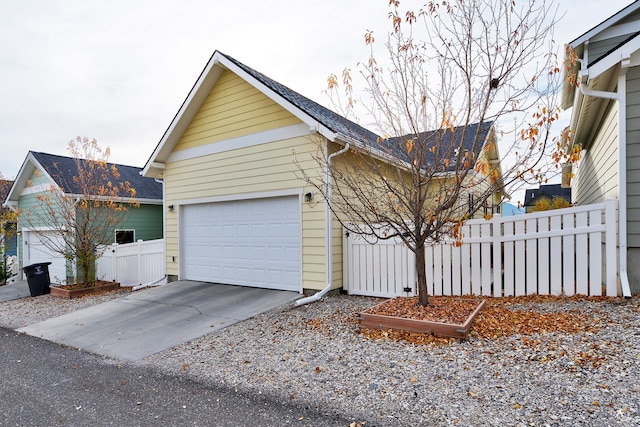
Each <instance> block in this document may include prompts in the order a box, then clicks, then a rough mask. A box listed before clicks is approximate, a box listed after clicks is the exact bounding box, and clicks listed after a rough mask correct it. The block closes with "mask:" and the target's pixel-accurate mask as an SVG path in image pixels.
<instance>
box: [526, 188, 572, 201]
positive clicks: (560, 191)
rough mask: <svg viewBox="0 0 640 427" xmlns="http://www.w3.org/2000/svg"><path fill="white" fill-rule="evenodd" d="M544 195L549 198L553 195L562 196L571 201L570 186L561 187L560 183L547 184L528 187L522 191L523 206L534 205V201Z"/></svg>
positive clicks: (551, 198)
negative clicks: (538, 186)
mask: <svg viewBox="0 0 640 427" xmlns="http://www.w3.org/2000/svg"><path fill="white" fill-rule="evenodd" d="M544 197H546V198H548V199H550V200H553V198H554V197H563V198H564V199H565V200H566V201H568V202H569V203H571V188H562V184H549V185H541V186H540V188H531V189H528V190H526V191H525V193H524V206H535V204H536V201H537V200H540V198H544Z"/></svg>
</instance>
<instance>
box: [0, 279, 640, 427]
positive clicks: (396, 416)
mask: <svg viewBox="0 0 640 427" xmlns="http://www.w3.org/2000/svg"><path fill="white" fill-rule="evenodd" d="M140 292H144V291H140ZM119 296H121V293H120V294H113V293H112V294H107V295H101V296H98V297H89V298H82V299H80V300H73V301H64V300H59V299H55V298H51V297H50V296H42V297H38V298H25V299H20V300H14V301H8V302H3V303H0V325H2V326H5V327H9V328H19V327H22V326H26V325H29V324H33V323H36V322H38V321H41V320H44V319H47V318H49V317H52V316H55V315H60V314H64V313H67V312H69V311H73V310H77V309H80V308H83V307H86V306H88V305H92V304H96V303H99V302H105V301H107V300H109V299H112V298H116V297H119ZM379 302H380V300H378V299H375V298H365V297H352V296H345V295H338V296H326V297H325V298H323V299H322V300H321V301H319V302H317V303H314V304H311V305H307V306H303V307H298V308H292V307H290V306H288V307H283V308H280V309H276V310H272V311H270V312H267V313H263V314H261V315H259V316H256V317H254V318H252V319H250V320H247V321H245V322H242V323H239V324H235V325H232V326H230V327H228V328H225V329H223V330H220V331H218V332H217V333H212V334H209V335H206V336H204V337H201V338H200V339H197V340H195V341H192V342H188V343H185V344H183V345H180V346H177V347H174V348H171V349H168V350H166V351H164V352H161V353H158V354H155V355H153V356H151V357H149V358H147V359H145V360H142V361H139V362H135V363H136V364H142V365H147V366H152V367H155V368H157V369H160V370H162V371H164V372H167V373H169V374H173V375H180V376H189V377H192V378H195V379H198V380H201V381H204V382H207V381H213V382H216V383H222V384H226V385H228V386H230V387H235V388H238V389H242V390H244V391H247V392H249V393H260V394H262V395H266V396H270V397H272V398H275V399H286V400H291V401H293V402H294V403H297V404H299V405H303V406H310V407H321V408H323V410H325V411H329V412H338V413H342V414H346V416H347V417H349V418H351V419H353V421H354V424H352V425H358V426H360V425H364V426H367V427H369V426H417V425H428V426H449V425H451V426H517V425H520V426H583V425H584V426H632V425H640V305H639V302H640V298H639V297H638V296H635V297H634V298H632V299H630V300H618V299H616V300H608V301H581V302H579V303H576V302H571V301H570V302H550V303H530V304H524V305H523V304H519V305H518V308H526V309H530V310H536V311H542V312H553V311H565V312H566V311H572V312H573V313H583V315H585V316H590V318H593V319H597V321H598V323H601V324H602V325H603V326H602V328H601V330H600V331H599V332H597V333H580V334H574V335H571V334H564V333H547V334H540V335H531V336H527V337H523V336H517V335H516V336H511V337H508V338H502V339H497V340H481V339H478V338H474V337H473V336H472V337H471V338H470V340H469V341H465V342H458V341H456V342H453V343H451V344H449V345H441V344H440V345H436V344H430V345H424V346H417V345H412V344H407V343H403V342H393V341H390V340H377V341H373V340H368V339H365V338H364V337H362V336H361V335H359V334H358V333H357V322H356V319H357V317H356V313H358V312H359V311H361V310H363V309H365V308H368V307H371V306H373V305H375V304H377V303H379Z"/></svg>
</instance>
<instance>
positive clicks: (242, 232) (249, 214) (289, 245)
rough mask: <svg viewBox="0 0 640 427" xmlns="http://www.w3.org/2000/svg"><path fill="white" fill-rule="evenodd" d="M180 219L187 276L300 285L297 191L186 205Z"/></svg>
mask: <svg viewBox="0 0 640 427" xmlns="http://www.w3.org/2000/svg"><path fill="white" fill-rule="evenodd" d="M181 225H182V227H181V229H182V230H183V233H184V234H183V236H184V238H183V244H182V246H183V250H184V254H185V257H184V258H183V259H184V263H183V268H184V276H185V278H186V279H191V280H202V281H211V282H221V283H229V284H238V285H246V286H256V287H265V288H274V289H286V290H295V291H298V290H300V283H301V280H300V277H301V273H300V257H301V237H300V206H299V202H298V197H297V196H292V197H275V198H265V199H254V200H237V201H230V202H220V203H208V204H202V205H191V206H185V207H184V209H183V212H182V215H181ZM194 230H197V231H194ZM196 252H198V253H196ZM203 254H206V255H205V256H203Z"/></svg>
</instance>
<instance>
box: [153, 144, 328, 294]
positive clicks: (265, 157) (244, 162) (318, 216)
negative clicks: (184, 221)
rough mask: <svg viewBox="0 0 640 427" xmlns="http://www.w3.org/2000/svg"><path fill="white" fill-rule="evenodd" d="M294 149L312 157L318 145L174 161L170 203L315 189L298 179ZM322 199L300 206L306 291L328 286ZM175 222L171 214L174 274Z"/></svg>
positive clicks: (173, 268) (172, 269)
mask: <svg viewBox="0 0 640 427" xmlns="http://www.w3.org/2000/svg"><path fill="white" fill-rule="evenodd" d="M293 149H295V150H296V153H297V154H296V156H297V157H298V158H299V159H303V158H308V157H310V154H311V152H315V151H316V150H317V145H316V144H315V143H313V142H311V140H310V139H309V138H306V137H300V138H293V139H290V140H284V141H277V142H272V143H269V144H262V145H258V146H253V147H248V148H242V149H238V150H233V151H229V152H225V153H218V154H213V155H208V156H202V157H198V158H194V159H189V160H183V161H179V162H174V163H170V164H169V165H168V166H167V169H166V171H165V176H166V178H165V185H166V204H167V205H171V204H176V203H178V202H179V201H181V200H196V199H201V198H208V197H219V196H231V195H235V194H243V193H260V192H269V191H276V190H287V189H296V190H299V191H300V192H301V193H304V192H307V191H312V190H311V189H310V188H305V187H304V182H303V181H302V180H300V179H298V178H297V174H298V173H299V172H298V168H297V166H296V165H295V164H294V155H293V153H292V150H293ZM304 163H305V164H306V165H308V167H313V165H314V163H313V162H309V161H307V162H304ZM319 197H320V196H319V195H316V197H315V199H314V202H317V203H314V202H312V203H304V202H302V222H303V233H302V261H303V271H302V278H303V286H304V288H308V289H322V288H323V287H324V231H323V230H324V207H323V206H324V205H323V203H322V201H321V199H319ZM177 220H178V218H177V214H175V213H168V214H167V235H166V239H167V270H168V274H176V275H177V274H178V260H177V259H176V261H175V262H173V256H177V255H178V222H177Z"/></svg>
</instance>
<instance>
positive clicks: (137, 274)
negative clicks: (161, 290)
mask: <svg viewBox="0 0 640 427" xmlns="http://www.w3.org/2000/svg"><path fill="white" fill-rule="evenodd" d="M165 262H166V259H165V250H164V239H158V240H147V241H142V240H138V241H137V242H135V243H126V244H122V245H118V244H115V243H114V244H113V245H111V246H108V247H107V248H106V250H105V251H104V253H103V255H102V256H101V257H100V258H98V261H97V262H96V277H97V278H98V279H100V280H107V281H114V282H118V283H120V284H121V285H140V284H147V283H151V282H153V281H155V280H158V279H161V278H162V277H164V274H165Z"/></svg>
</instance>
